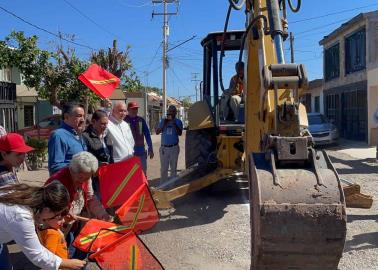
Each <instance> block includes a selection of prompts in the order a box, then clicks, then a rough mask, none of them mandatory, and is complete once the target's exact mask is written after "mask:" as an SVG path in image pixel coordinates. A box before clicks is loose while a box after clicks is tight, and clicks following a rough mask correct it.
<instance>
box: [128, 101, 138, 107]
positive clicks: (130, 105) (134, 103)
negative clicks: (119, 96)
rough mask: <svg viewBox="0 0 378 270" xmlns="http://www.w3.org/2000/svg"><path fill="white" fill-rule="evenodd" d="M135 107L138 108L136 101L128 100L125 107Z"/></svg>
mask: <svg viewBox="0 0 378 270" xmlns="http://www.w3.org/2000/svg"><path fill="white" fill-rule="evenodd" d="M135 108H139V105H138V103H137V102H136V101H130V102H129V103H128V104H127V109H135Z"/></svg>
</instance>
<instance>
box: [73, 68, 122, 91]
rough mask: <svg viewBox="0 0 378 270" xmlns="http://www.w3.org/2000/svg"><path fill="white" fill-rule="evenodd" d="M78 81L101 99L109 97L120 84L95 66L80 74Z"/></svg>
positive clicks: (115, 78) (114, 77) (112, 76)
mask: <svg viewBox="0 0 378 270" xmlns="http://www.w3.org/2000/svg"><path fill="white" fill-rule="evenodd" d="M79 80H80V81H82V82H83V83H84V84H85V85H86V86H87V87H88V88H89V89H91V90H92V91H93V92H95V93H96V94H97V95H98V96H100V97H101V98H108V97H110V96H111V95H112V93H113V91H114V89H116V88H117V87H118V86H119V83H120V79H119V78H117V77H116V76H115V75H113V74H111V73H110V72H108V71H106V70H105V69H103V68H102V67H100V66H99V65H96V64H92V65H91V66H90V67H89V68H88V69H87V70H86V71H84V72H83V73H82V74H80V76H79Z"/></svg>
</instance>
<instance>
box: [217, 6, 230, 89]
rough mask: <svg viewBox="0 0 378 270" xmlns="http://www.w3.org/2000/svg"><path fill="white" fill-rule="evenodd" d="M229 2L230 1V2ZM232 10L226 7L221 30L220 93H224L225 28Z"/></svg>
mask: <svg viewBox="0 0 378 270" xmlns="http://www.w3.org/2000/svg"><path fill="white" fill-rule="evenodd" d="M230 1H231V0H230ZM231 10H232V5H231V4H230V6H229V7H228V10H227V16H226V21H225V23H224V29H223V36H222V43H221V52H220V59H219V84H220V87H221V89H222V92H224V91H225V89H224V85H223V57H224V42H225V40H226V34H227V28H228V21H229V20H230V14H231Z"/></svg>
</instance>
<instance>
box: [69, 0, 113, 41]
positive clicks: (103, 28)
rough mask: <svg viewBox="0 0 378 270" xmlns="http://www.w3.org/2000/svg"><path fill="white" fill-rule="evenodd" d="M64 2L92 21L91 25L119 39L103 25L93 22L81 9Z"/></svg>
mask: <svg viewBox="0 0 378 270" xmlns="http://www.w3.org/2000/svg"><path fill="white" fill-rule="evenodd" d="M62 1H63V2H65V3H66V4H67V5H69V6H70V7H71V8H72V9H73V10H75V11H76V12H77V13H79V14H80V15H81V16H83V17H84V18H86V19H87V20H88V21H90V22H91V23H93V24H94V25H96V26H97V27H98V28H100V29H101V30H103V31H104V32H106V33H107V34H109V35H110V36H111V37H113V38H114V37H116V38H119V37H118V35H116V34H114V33H112V32H111V31H109V30H108V29H106V28H105V27H103V26H102V25H101V24H98V23H97V22H96V21H95V20H93V19H92V18H90V17H89V16H88V15H86V14H85V13H84V12H82V11H81V10H80V9H78V8H77V7H75V6H74V5H73V4H71V3H70V2H69V1H68V0H62Z"/></svg>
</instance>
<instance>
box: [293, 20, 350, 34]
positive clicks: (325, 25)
mask: <svg viewBox="0 0 378 270" xmlns="http://www.w3.org/2000/svg"><path fill="white" fill-rule="evenodd" d="M348 19H350V18H345V19H342V20H338V21H335V22H332V23H328V24H324V25H320V26H317V27H314V28H310V29H307V30H305V31H302V32H298V33H296V36H300V35H302V34H305V33H308V32H312V31H316V30H319V29H322V28H325V27H328V26H331V25H334V24H338V23H341V22H345V21H346V20H348Z"/></svg>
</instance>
